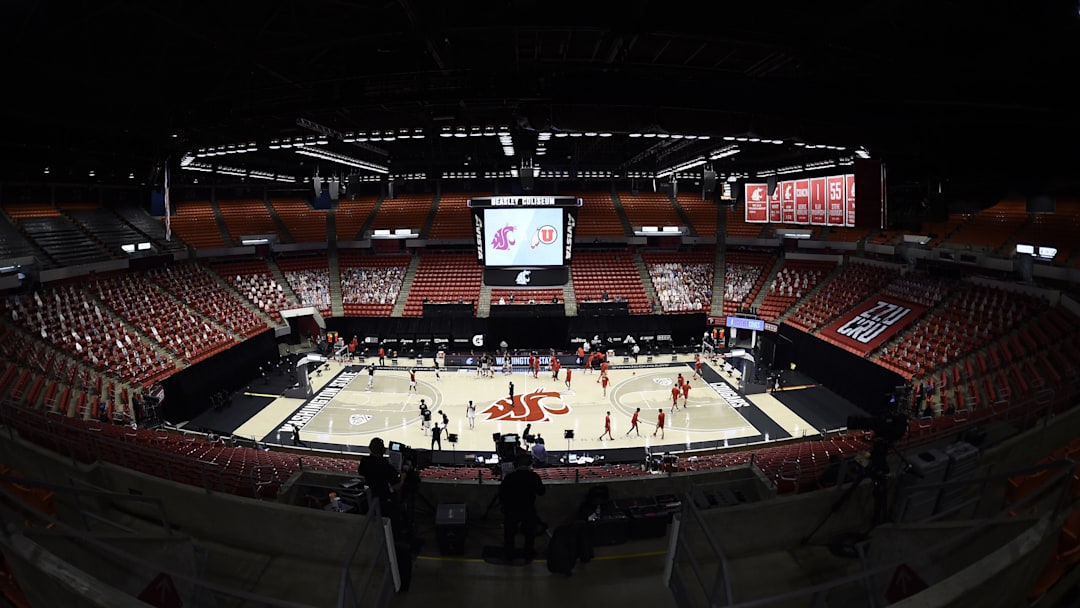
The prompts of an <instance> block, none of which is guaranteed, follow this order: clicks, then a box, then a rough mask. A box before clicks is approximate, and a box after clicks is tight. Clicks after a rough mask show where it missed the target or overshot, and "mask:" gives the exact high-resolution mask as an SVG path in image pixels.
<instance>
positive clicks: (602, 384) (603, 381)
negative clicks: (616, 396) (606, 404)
mask: <svg viewBox="0 0 1080 608" xmlns="http://www.w3.org/2000/svg"><path fill="white" fill-rule="evenodd" d="M607 385H608V377H607V374H604V375H603V376H600V387H601V388H603V389H604V396H605V397H607Z"/></svg>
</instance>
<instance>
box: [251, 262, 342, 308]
mask: <svg viewBox="0 0 1080 608" xmlns="http://www.w3.org/2000/svg"><path fill="white" fill-rule="evenodd" d="M266 267H267V268H269V269H270V272H271V273H272V274H273V275H274V280H276V281H277V282H278V284H279V285H281V290H282V291H284V292H285V297H286V298H288V300H289V301H290V302H292V303H293V304H299V302H300V298H298V297H296V293H294V292H293V290H292V285H290V284H289V280H288V279H286V278H285V273H284V272H281V269H280V268H278V265H277V264H275V263H274V261H273V260H266ZM338 284H339V285H340V284H341V283H340V281H339V283H338Z"/></svg>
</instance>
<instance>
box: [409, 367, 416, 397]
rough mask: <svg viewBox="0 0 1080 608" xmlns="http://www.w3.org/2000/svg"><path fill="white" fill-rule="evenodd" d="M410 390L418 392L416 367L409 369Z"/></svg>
mask: <svg viewBox="0 0 1080 608" xmlns="http://www.w3.org/2000/svg"><path fill="white" fill-rule="evenodd" d="M409 390H410V391H412V392H414V393H415V392H416V370H415V369H410V370H409Z"/></svg>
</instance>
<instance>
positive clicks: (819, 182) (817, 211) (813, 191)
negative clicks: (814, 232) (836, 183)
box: [810, 177, 825, 226]
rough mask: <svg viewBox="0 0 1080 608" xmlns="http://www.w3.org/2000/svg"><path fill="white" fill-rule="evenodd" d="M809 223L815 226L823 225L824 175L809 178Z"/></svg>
mask: <svg viewBox="0 0 1080 608" xmlns="http://www.w3.org/2000/svg"><path fill="white" fill-rule="evenodd" d="M810 223H811V224H813V225H815V226H824V225H825V178H824V177H815V178H813V179H811V180H810Z"/></svg>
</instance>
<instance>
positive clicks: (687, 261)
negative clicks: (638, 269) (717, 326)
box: [642, 249, 716, 313]
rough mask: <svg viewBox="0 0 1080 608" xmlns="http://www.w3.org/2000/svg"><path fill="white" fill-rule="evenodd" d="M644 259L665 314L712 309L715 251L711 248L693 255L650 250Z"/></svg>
mask: <svg viewBox="0 0 1080 608" xmlns="http://www.w3.org/2000/svg"><path fill="white" fill-rule="evenodd" d="M642 258H643V259H644V261H645V267H646V268H647V269H648V270H649V278H650V279H651V280H652V284H653V289H654V290H655V291H656V297H657V299H658V300H660V307H661V309H662V310H663V311H664V312H665V313H689V312H700V311H702V310H705V311H708V310H709V306H710V305H711V303H712V286H713V263H714V261H715V259H716V254H715V252H713V251H712V250H709V249H703V250H700V251H692V252H650V251H647V252H645V253H644V254H642Z"/></svg>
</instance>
